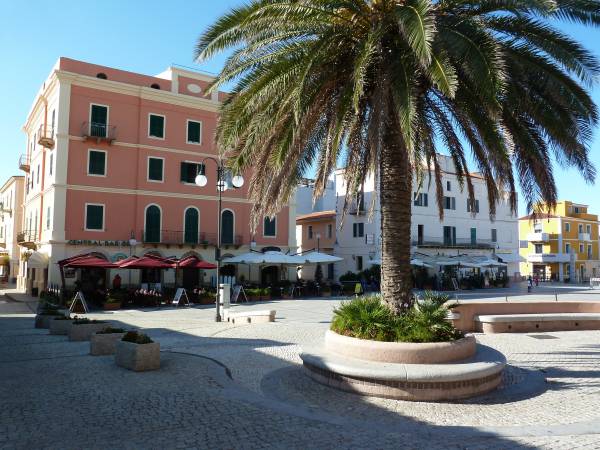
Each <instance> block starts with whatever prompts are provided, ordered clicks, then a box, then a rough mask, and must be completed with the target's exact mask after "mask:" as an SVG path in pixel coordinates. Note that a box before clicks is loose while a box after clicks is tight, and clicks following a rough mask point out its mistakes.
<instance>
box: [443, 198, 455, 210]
mask: <svg viewBox="0 0 600 450" xmlns="http://www.w3.org/2000/svg"><path fill="white" fill-rule="evenodd" d="M444 209H456V198H455V197H444Z"/></svg>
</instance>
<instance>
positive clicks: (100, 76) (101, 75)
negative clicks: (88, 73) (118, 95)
mask: <svg viewBox="0 0 600 450" xmlns="http://www.w3.org/2000/svg"><path fill="white" fill-rule="evenodd" d="M96 78H100V79H101V80H106V79H107V78H108V77H107V76H106V74H105V73H103V72H100V73H97V74H96Z"/></svg>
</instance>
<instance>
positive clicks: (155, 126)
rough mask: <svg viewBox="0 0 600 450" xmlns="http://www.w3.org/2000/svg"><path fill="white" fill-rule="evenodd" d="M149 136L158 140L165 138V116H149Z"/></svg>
mask: <svg viewBox="0 0 600 450" xmlns="http://www.w3.org/2000/svg"><path fill="white" fill-rule="evenodd" d="M148 136H149V137H151V138H156V139H164V138H165V116H159V115H158V114H149V115H148Z"/></svg>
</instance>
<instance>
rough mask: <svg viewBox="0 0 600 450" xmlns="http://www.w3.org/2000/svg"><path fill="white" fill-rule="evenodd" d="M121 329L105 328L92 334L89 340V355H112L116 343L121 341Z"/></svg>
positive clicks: (122, 330) (122, 333)
mask: <svg viewBox="0 0 600 450" xmlns="http://www.w3.org/2000/svg"><path fill="white" fill-rule="evenodd" d="M124 336H125V330H124V329H123V328H112V327H106V328H104V329H103V330H100V331H97V332H95V333H94V334H92V336H91V339H90V354H91V355H94V356H100V355H112V354H114V353H115V351H116V348H117V342H118V341H120V340H121V339H123V337H124Z"/></svg>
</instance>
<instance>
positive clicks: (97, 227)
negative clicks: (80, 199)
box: [85, 203, 104, 231]
mask: <svg viewBox="0 0 600 450" xmlns="http://www.w3.org/2000/svg"><path fill="white" fill-rule="evenodd" d="M85 229H86V231H103V230H104V205H99V204H95V203H86V204H85Z"/></svg>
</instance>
